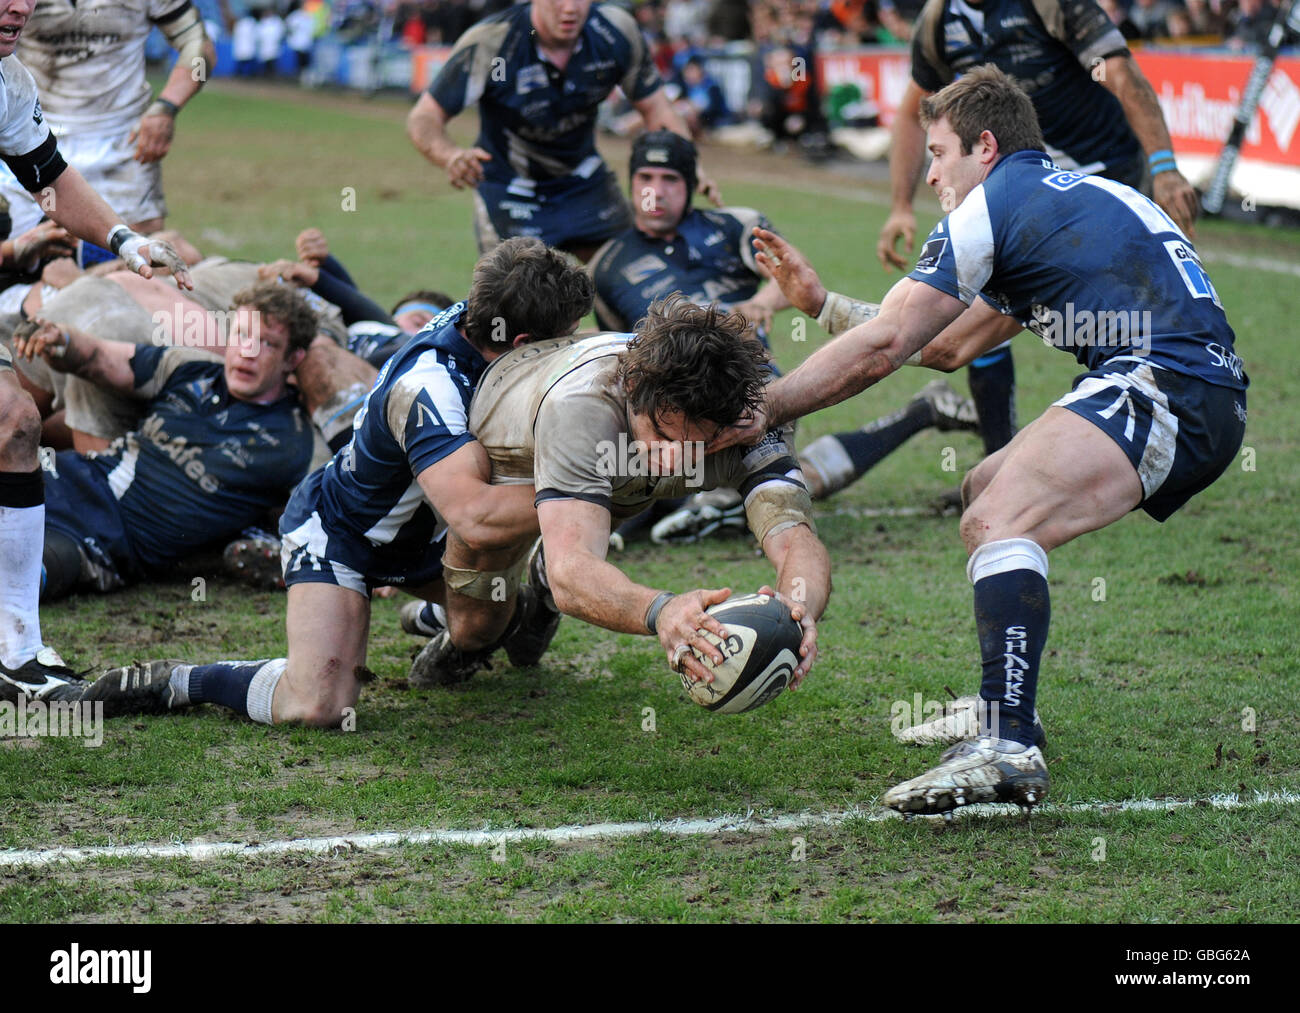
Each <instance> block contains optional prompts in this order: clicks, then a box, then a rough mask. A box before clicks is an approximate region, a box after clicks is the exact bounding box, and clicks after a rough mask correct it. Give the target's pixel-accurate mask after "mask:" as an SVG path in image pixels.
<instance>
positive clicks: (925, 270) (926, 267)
mask: <svg viewBox="0 0 1300 1013" xmlns="http://www.w3.org/2000/svg"><path fill="white" fill-rule="evenodd" d="M946 249H948V237H947V236H935V237H934V238H933V239H927V240H926V241H925V245H924V246H923V247H921V256H920V257H919V258H918V259H917V261H916V270H918V271H920V272H921V273H922V274H932V273H933V272H934V270H935V269H936V268H937V267H938V266H939V259H940V258H941V257H942V256H943V251H944V250H946Z"/></svg>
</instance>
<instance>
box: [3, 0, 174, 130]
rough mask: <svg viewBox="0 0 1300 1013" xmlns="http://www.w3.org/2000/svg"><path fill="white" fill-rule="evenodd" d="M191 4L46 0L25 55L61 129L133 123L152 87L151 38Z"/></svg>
mask: <svg viewBox="0 0 1300 1013" xmlns="http://www.w3.org/2000/svg"><path fill="white" fill-rule="evenodd" d="M189 8H190V0H76V2H75V3H74V2H73V0H41V2H40V3H39V4H37V5H36V10H35V11H34V12H33V13H32V16H31V17H30V18H29V19H28V21H27V26H26V27H25V28H24V29H23V34H22V38H21V40H20V41H19V43H18V55H19V56H20V57H21V58H22V60H23V62H24V63H25V64H26V65H27V67H28V68H29V69H30V70H31V72H32V76H33V77H35V79H36V85H37V88H38V89H39V90H40V95H41V101H42V102H43V103H44V104H45V110H46V112H47V113H48V114H49V116H50V119H51V121H52V123H53V124H54V125H55V127H56V132H57V128H62V127H70V128H73V129H90V130H108V129H112V128H115V127H122V126H128V125H133V124H134V121H135V120H137V119H139V117H140V115H141V114H142V113H143V112H144V110H145V108H146V107H147V106H148V105H149V99H150V95H151V91H150V88H149V83H148V82H147V81H146V80H145V65H144V43H145V39H146V38H147V37H148V35H149V32H150V30H151V29H152V28H153V26H154V25H163V24H167V23H168V22H170V21H172V20H174V19H175V18H177V17H179V16H180V15H181V14H183V13H184V12H185V11H187V10H188V9H189Z"/></svg>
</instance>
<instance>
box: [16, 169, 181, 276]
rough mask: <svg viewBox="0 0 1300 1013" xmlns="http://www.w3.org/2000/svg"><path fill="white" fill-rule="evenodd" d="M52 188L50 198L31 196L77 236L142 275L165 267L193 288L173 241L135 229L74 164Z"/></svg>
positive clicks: (60, 176)
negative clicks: (116, 211) (106, 250)
mask: <svg viewBox="0 0 1300 1013" xmlns="http://www.w3.org/2000/svg"><path fill="white" fill-rule="evenodd" d="M49 189H50V190H53V191H54V193H53V196H52V199H50V200H48V201H47V200H45V196H46V195H45V194H43V193H42V192H40V191H37V192H35V193H33V194H32V196H33V197H35V198H36V199H37V200H38V201H40V202H41V206H42V207H46V208H48V210H49V214H50V217H51V218H53V219H54V220H55V221H56V222H58V223H59V224H60V225H62V226H63V227H64V228H65V229H67V230H68V231H69V232H71V233H72V234H73V235H74V236H77V237H79V238H81V239H84V240H86V241H87V242H89V243H94V244H95V245H96V246H102V247H104V248H106V249H108V250H111V251H112V252H113V253H115V254H117V255H118V256H119V257H121V258H122V260H123V261H124V262H125V263H126V266H127V267H129V268H130V269H131V270H132V271H134V272H135V273H136V274H138V275H140V277H142V278H152V277H153V269H154V267H165V268H166V269H167V270H169V271H170V272H171V273H172V277H174V278H175V279H176V284H177V285H179V286H180V287H181V288H186V289H192V288H193V287H194V283H193V282H192V281H191V280H190V271H189V268H188V267H187V266H186V264H185V261H184V260H182V259H181V255H180V254H179V253H177V252H176V251H175V250H174V249H172V247H171V244H170V243H165V242H163V241H162V240H161V239H147V238H145V237H144V236H142V235H140V234H139V233H138V232H132V231H131V230H130V229H129V228H127V226H126V224H125V223H124V222H123V221H122V219H121V218H119V217H118V216H117V215H116V214H115V213H114V212H113V209H112V208H110V207H109V206H108V205H107V204H105V203H104V198H102V197H101V196H99V194H97V193H96V192H95V190H94V188H93V187H91V185H90V184H89V183H87V182H86V180H85V178H84V177H83V176H82V175H81V173H79V172H78V171H77V170H76V169H74V168H73V167H72V166H70V165H69V166H68V167H67V168H65V169H64V170H63V171H62V172H60V173H59V175H58V178H56V179H55V180H54V182H53V183H51V184H50V186H49Z"/></svg>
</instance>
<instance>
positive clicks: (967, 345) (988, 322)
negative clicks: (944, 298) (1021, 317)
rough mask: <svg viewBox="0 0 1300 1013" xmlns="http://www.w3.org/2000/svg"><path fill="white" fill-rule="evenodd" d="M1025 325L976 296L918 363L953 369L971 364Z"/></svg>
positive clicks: (932, 342)
mask: <svg viewBox="0 0 1300 1013" xmlns="http://www.w3.org/2000/svg"><path fill="white" fill-rule="evenodd" d="M1022 330H1023V328H1022V327H1021V326H1020V321H1018V320H1016V319H1015V318H1014V317H1009V316H1006V315H1005V314H1003V313H999V312H998V311H997V310H995V309H994V308H993V307H992V306H990V305H989V304H988V303H986V302H985V301H984V300H983V299H976V300H975V301H974V302H973V303H971V304H970V306H969V307H968V308H967V310H966V311H965V312H964V313H962V315H961V316H959V317H958V318H957V319H956V320H954V321H953V322H952V323H950V324H949V325H948V326H947V327H945V328H944V329H943V330H942V331H940V332H939V336H938V337H936V338H935V339H934V340H933V341H931V342H930V343H929V344H928V345H926V346H925V347H924V348H922V349H921V361H920V362H919V363H918V365H921V366H925V367H926V368H927V369H937V370H939V371H941V372H944V373H951V372H953V371H955V370H958V369H961V367H962V366H969V365H970V364H971V363H972V362H974V361H975V360H976V359H978V358H979V357H980V356H981V355H983V354H984V353H985V352H987V351H989V350H990V349H992V348H996V347H997V346H998V345H1000V344H1002V342H1004V341H1009V340H1010V339H1011V338H1014V337H1015V336H1016V335H1017V334H1019V333H1020V332H1021V331H1022Z"/></svg>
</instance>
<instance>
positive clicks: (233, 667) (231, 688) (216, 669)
mask: <svg viewBox="0 0 1300 1013" xmlns="http://www.w3.org/2000/svg"><path fill="white" fill-rule="evenodd" d="M265 664H266V660H265V659H263V660H261V661H233V662H232V661H218V662H214V663H213V664H211V665H195V666H194V667H193V668H192V669H191V670H190V688H189V696H190V703H215V704H220V705H221V706H222V707H228V708H230V709H231V710H232V711H234V712H235V713H236V714H242V715H243V716H244V717H248V685H249V683H251V682H252V681H253V676H255V675H256V674H257V673H258V671H259V670H260V669H261V668H262V666H263V665H265Z"/></svg>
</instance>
